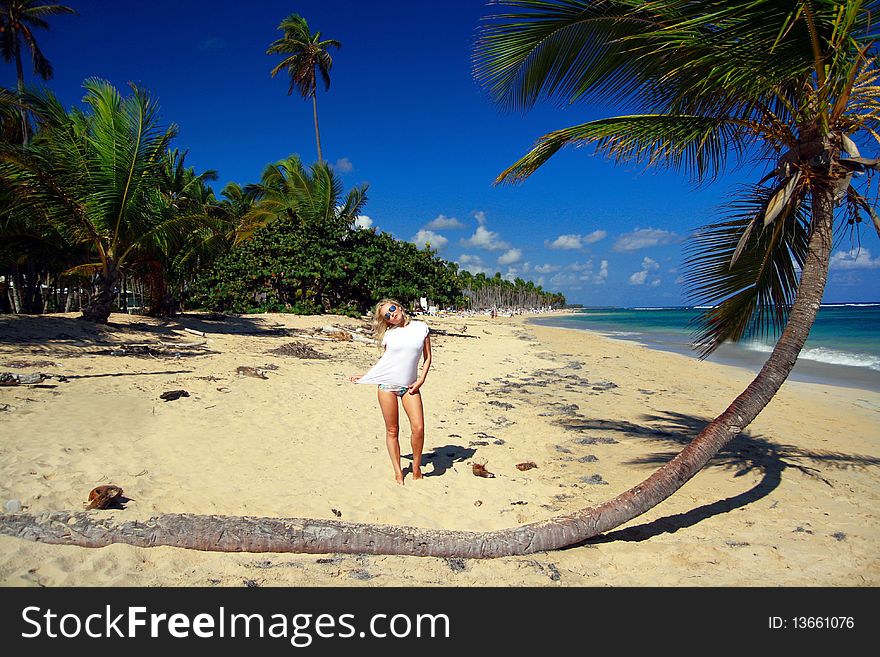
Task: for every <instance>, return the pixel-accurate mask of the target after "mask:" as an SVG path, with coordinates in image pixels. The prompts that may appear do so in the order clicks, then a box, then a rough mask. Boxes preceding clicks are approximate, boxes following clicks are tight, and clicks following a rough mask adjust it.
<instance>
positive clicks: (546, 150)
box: [495, 114, 751, 184]
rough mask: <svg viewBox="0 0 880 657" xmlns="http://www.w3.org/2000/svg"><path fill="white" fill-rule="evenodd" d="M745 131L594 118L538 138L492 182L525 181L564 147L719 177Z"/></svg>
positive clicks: (717, 124)
mask: <svg viewBox="0 0 880 657" xmlns="http://www.w3.org/2000/svg"><path fill="white" fill-rule="evenodd" d="M747 130H749V131H750V130H751V126H749V125H748V124H745V123H744V122H741V121H739V120H736V119H733V118H731V117H718V118H714V117H702V116H670V115H663V114H642V115H632V116H618V117H613V118H608V119H600V120H597V121H591V122H589V123H584V124H581V125H577V126H573V127H570V128H564V129H562V130H555V131H553V132H551V133H548V134H546V135H544V136H543V137H541V138H540V139H539V140H538V142H537V143H536V144H535V146H534V147H532V149H531V150H530V151H529V152H528V153H526V155H524V156H523V157H522V158H520V159H519V160H517V161H516V162H515V163H514V164H512V165H511V166H510V167H508V168H507V169H506V170H505V171H503V172H502V173H501V174H500V175H499V176H498V178H497V179H496V180H495V182H496V184H497V183H502V182H517V181H521V180H523V179H525V178H527V177H528V176H530V175H531V174H532V173H534V172H535V171H536V170H537V169H538V168H539V167H540V166H541V165H542V164H544V163H545V162H546V161H547V160H548V159H550V157H552V156H553V155H554V154H555V153H556V152H557V151H558V150H559V149H561V148H562V147H564V146H566V145H569V144H574V145H584V144H591V145H593V146H595V148H596V151H597V152H598V153H602V154H604V155H607V156H608V157H610V158H612V159H614V160H616V161H628V162H636V163H644V164H647V165H658V166H664V167H668V168H671V169H677V170H685V171H686V172H687V173H688V174H690V176H691V177H692V178H693V179H695V180H700V179H702V178H704V177H705V176H707V175H715V174H717V173H719V172H720V171H721V170H722V169H723V168H724V166H725V164H726V161H727V158H728V156H729V153H730V152H734V153H738V155H741V154H742V148H741V144H742V141H743V135H744V133H746V131H747Z"/></svg>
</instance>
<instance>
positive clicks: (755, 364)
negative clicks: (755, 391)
mask: <svg viewBox="0 0 880 657" xmlns="http://www.w3.org/2000/svg"><path fill="white" fill-rule="evenodd" d="M558 319H559V318H558V317H542V316H534V317H530V318H529V320H528V321H529V323H530V324H533V325H538V326H548V327H553V328H560V329H564V330H570V331H589V332H592V333H595V334H597V335H600V336H602V337H604V338H607V339H609V340H621V341H624V342H629V343H632V344H637V345H639V346H641V347H644V348H646V349H651V350H655V351H663V352H666V353H673V354H678V355H681V356H686V357H688V358H691V359H692V360H695V361H697V362H701V361H700V358H699V356H698V355H697V354H696V352H695V351H694V350H692V349H689V348H688V347H687V345H683V344H679V343H677V342H675V341H673V340H669V341H660V340H651V339H650V335H648V334H639V335H632V336H628V335H620V334H619V333H618V332H615V331H612V330H603V329H601V328H596V327H592V328H588V327H581V326H570V325H565V326H563V325H559V324H553V323H552V322H553V321H558ZM769 355H770V352H769V351H767V352H764V351H757V350H754V351H753V350H749V349H746V348H744V347H740V346H739V345H730V344H723V345H721V347H719V348H718V350H717V351H716V352H715V353H713V354H712V355H711V356H710V357H709V358H708V359H707V360H706V361H705V362H712V363H717V364H720V365H727V366H730V367H736V368H738V369H741V370H745V371H747V372H750V373H751V374H752V376H755V375H756V374H757V373H758V372H759V371H760V369H761V367H763V365H764V363H765V362H766V360H767V357H768V356H769ZM787 381H791V382H798V383H808V384H815V385H828V386H832V387H838V388H851V389H855V390H864V391H866V392H875V393H876V392H880V374H878V373H876V372H874V371H872V370H869V369H867V368H862V367H856V366H850V365H843V364H832V363H823V362H819V361H814V360H810V359H805V358H799V359H798V361H797V363H796V364H795V368H794V370H792V372H791V373H790V374H789V376H788V378H787Z"/></svg>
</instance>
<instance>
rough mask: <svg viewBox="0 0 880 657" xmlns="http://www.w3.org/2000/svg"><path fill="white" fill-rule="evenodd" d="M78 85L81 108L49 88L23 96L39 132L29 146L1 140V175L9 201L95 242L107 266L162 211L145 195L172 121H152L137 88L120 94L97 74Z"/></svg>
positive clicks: (153, 185) (159, 174)
mask: <svg viewBox="0 0 880 657" xmlns="http://www.w3.org/2000/svg"><path fill="white" fill-rule="evenodd" d="M83 86H84V87H85V89H86V96H85V98H84V101H85V103H86V104H87V105H88V107H89V109H90V112H88V113H86V112H85V111H83V110H80V109H74V110H71V111H70V112H69V113H68V112H66V111H65V109H64V107H63V106H62V105H61V103H60V102H59V101H58V99H57V98H55V96H54V95H53V94H52V93H51V92H48V91H44V92H42V93H38V94H29V95H27V96H26V100H27V101H28V103H29V105H30V107H31V108H32V109H33V111H34V113H35V114H36V116H37V117H38V118H39V122H40V130H39V131H38V133H37V136H36V138H35V139H34V141H33V143H32V144H29V145H28V146H25V147H15V146H13V145H0V180H3V181H4V182H5V183H6V184H8V185H9V186H10V187H11V189H12V190H14V194H13V198H14V202H15V204H16V205H20V206H22V207H23V208H30V209H31V211H33V212H35V213H37V214H39V215H40V216H42V217H43V218H44V220H45V221H46V222H47V223H48V224H51V225H52V226H55V227H56V228H57V230H58V231H59V232H61V233H63V234H65V235H67V236H69V238H70V239H71V241H72V242H73V243H78V244H89V245H91V246H92V247H94V249H95V251H96V254H97V256H98V258H99V259H100V260H101V262H102V263H103V265H104V266H106V264H107V262H108V261H109V260H115V261H119V262H121V261H122V260H124V258H125V257H126V255H127V254H128V253H129V252H130V251H131V250H132V249H135V248H136V247H137V246H138V244H139V242H141V241H142V240H144V239H145V237H146V236H147V235H149V234H152V233H154V232H155V230H156V227H157V224H158V223H159V221H160V219H161V217H159V216H158V215H157V213H156V210H155V206H154V204H153V202H152V198H151V194H152V192H153V190H155V189H157V188H160V187H161V185H162V181H163V175H164V158H165V151H166V149H167V147H168V144H169V142H170V140H171V139H172V138H173V136H174V135H175V134H176V127H175V126H170V127H167V128H163V127H162V126H160V125H159V124H158V122H157V111H158V107H157V105H156V103H155V102H154V101H153V100H151V99H150V97H149V96H148V95H147V93H146V92H145V91H144V90H142V89H140V88H138V87H136V86H132V94H131V95H130V96H127V97H122V96H121V95H120V94H119V92H118V91H117V90H116V88H115V87H113V86H112V85H111V84H110V83H108V82H106V81H104V80H100V79H97V78H90V79H88V80H86V81H85V82H84V83H83Z"/></svg>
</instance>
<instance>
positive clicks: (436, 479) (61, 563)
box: [0, 314, 880, 586]
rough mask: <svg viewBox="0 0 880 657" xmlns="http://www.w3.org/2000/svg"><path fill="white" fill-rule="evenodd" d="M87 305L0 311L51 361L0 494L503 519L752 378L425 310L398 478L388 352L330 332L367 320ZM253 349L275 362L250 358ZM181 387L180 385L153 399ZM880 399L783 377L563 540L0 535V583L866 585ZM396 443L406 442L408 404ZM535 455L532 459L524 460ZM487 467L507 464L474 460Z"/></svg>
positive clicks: (135, 509) (12, 339) (585, 335)
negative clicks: (380, 376) (731, 427)
mask: <svg viewBox="0 0 880 657" xmlns="http://www.w3.org/2000/svg"><path fill="white" fill-rule="evenodd" d="M76 316H77V315H76V314H67V315H54V316H47V317H19V316H6V317H3V318H0V372H13V373H20V374H21V373H33V372H43V373H45V374H50V375H52V376H53V378H50V379H47V380H45V381H44V382H43V383H42V384H41V385H38V386H32V385H19V386H8V387H0V409H3V410H0V450H2V458H0V504H3V503H6V502H7V500H18V501H19V502H20V504H21V506H22V508H23V511H25V512H30V513H34V512H41V511H58V510H67V511H80V510H82V508H83V504H84V502H86V501H87V499H88V494H89V491H90V490H91V489H93V488H94V487H95V486H98V485H101V484H113V485H116V486H120V487H122V488H123V489H124V494H125V496H126V497H128V498H129V500H130V501H129V502H127V503H126V505H125V509H124V510H122V509H117V510H95V511H91V512H90V513H95V514H108V515H112V516H113V517H118V518H120V519H124V520H128V519H146V518H149V517H150V516H153V515H156V514H162V513H194V514H220V515H250V516H270V517H311V518H328V519H329V518H339V519H341V520H345V521H350V522H363V523H381V524H393V525H410V526H417V527H429V528H443V529H461V530H477V531H483V530H493V529H500V528H504V527H510V526H514V525H517V524H521V523H528V522H533V521H537V520H544V519H549V518H552V517H553V516H555V515H558V514H561V513H567V512H571V511H574V510H576V509H580V508H583V507H585V506H590V505H593V504H595V503H598V502H602V501H604V500H606V499H609V498H611V497H613V496H615V495H616V494H618V493H620V492H622V491H624V490H626V489H627V488H629V487H630V486H632V485H634V484H636V483H638V482H639V481H641V480H642V479H644V478H645V477H647V476H648V475H649V474H650V473H651V471H652V470H653V469H654V468H656V467H657V465H658V464H659V463H662V462H663V461H665V460H667V459H668V458H670V457H671V456H672V455H674V454H675V453H676V452H677V451H678V450H679V449H680V448H681V446H682V445H683V444H684V443H686V442H687V441H688V440H690V439H691V438H692V437H693V436H694V435H696V433H697V432H698V431H699V429H700V428H701V427H702V426H703V425H704V424H705V423H706V422H707V421H708V420H710V419H711V418H712V417H714V415H716V414H717V413H719V412H721V411H722V410H723V409H724V408H725V407H726V406H727V404H728V403H730V401H732V400H733V398H734V397H735V396H736V394H738V393H739V392H740V391H742V390H743V389H744V388H745V386H746V385H747V384H748V382H749V380H750V378H751V376H752V375H751V374H750V373H749V372H747V371H745V370H741V369H737V368H733V367H728V366H722V365H718V364H714V363H711V362H700V361H698V360H696V359H693V358H689V357H686V356H681V355H677V354H671V353H665V352H659V351H652V350H649V349H646V348H644V347H641V346H639V345H636V344H633V343H628V342H622V341H615V340H609V339H607V338H604V337H602V336H599V335H596V334H592V333H589V332H585V331H573V330H566V329H555V328H549V327H539V326H534V325H530V324H527V323H526V319H527V318H526V317H525V316H520V317H513V318H507V317H499V318H496V319H490V318H489V317H483V316H479V317H455V316H447V317H430V318H426V319H427V321H428V323H429V325H430V326H431V327H432V328H433V329H436V330H438V333H435V334H434V335H433V336H432V344H433V351H434V365H433V367H432V369H431V372H430V375H429V377H428V380H427V383H426V384H425V386H424V387H423V388H422V394H423V399H424V405H425V411H426V442H425V454H426V455H427V456H428V457H429V458H428V460H426V461H425V463H426V465H425V466H424V468H423V470H424V472H425V474H426V476H425V478H424V479H423V480H422V481H419V482H413V481H412V480H411V479H410V478H409V477H407V480H406V485H405V486H403V487H401V486H398V485H396V484H395V483H394V481H393V477H392V471H391V467H390V464H389V460H388V455H387V453H386V451H385V444H384V427H383V423H382V419H381V414H380V412H379V409H378V405H377V403H376V393H375V390H374V388H373V387H372V386H356V385H353V384H351V383H349V382H348V381H347V378H348V376H349V375H351V374H355V373H362V372H364V371H366V370H367V369H368V368H369V366H370V365H371V364H372V363H373V362H375V360H376V358H377V357H378V352H377V350H376V348H375V346H372V345H369V344H366V343H364V342H359V341H340V340H333V339H326V338H324V339H319V338H321V337H322V336H321V335H320V334H319V333H318V331H317V330H318V329H320V328H321V327H322V326H326V325H336V326H338V327H343V328H347V329H356V328H357V327H359V326H363V325H364V324H363V323H362V322H360V321H359V320H353V319H349V318H344V317H332V316H324V317H298V316H291V315H278V314H267V315H248V316H242V317H237V316H230V317H228V318H227V319H226V320H224V321H210V320H208V319H206V317H205V316H199V315H184V316H182V317H179V318H175V319H173V320H170V321H164V322H163V321H159V320H153V319H149V318H145V317H134V316H128V315H121V314H114V315H113V316H112V317H111V326H110V327H95V326H93V325H89V324H86V323H84V322H81V321H79V320H77V319H75V318H76ZM184 329H189V330H188V331H187V330H184ZM440 332H445V333H446V334H445V335H444V334H442V333H440ZM199 333H204V336H202V335H199ZM199 343H203V344H199ZM122 345H128V348H127V349H126V350H122V349H121V346H122ZM132 345H134V346H132ZM278 348H282V349H281V352H280V353H279V352H277V351H274V350H276V349H278ZM309 348H311V350H314V352H318V353H319V354H322V355H324V356H326V358H323V359H322V358H302V357H301V356H303V355H314V353H313V352H312V351H311V350H310V349H309ZM143 352H146V353H143ZM285 352H286V353H285ZM238 368H251V369H250V370H248V369H244V370H241V371H240V372H239V371H237V370H238ZM257 369H258V370H260V371H261V372H262V373H263V374H262V377H260V376H259V375H258V376H252V375H249V374H254V371H253V370H257ZM58 376H62V377H65V378H66V379H67V380H66V381H61V380H59V379H57V378H54V377H58ZM173 390H186V391H187V392H188V394H189V396H188V397H187V396H181V397H180V398H179V399H176V400H173V401H163V399H161V398H160V395H162V394H163V393H165V392H169V391H173ZM878 412H880V394H877V393H874V392H868V391H862V390H858V389H844V388H835V387H830V386H822V385H816V384H806V383H797V382H787V383H786V384H785V385H784V386H783V388H782V390H781V391H780V392H779V394H778V395H777V396H776V398H774V400H773V401H772V402H771V403H770V405H769V406H768V407H767V408H766V409H765V410H764V412H763V413H762V414H761V415H760V416H759V417H758V419H757V420H756V421H755V422H754V423H753V424H752V425H751V426H749V427H748V428H747V429H746V431H745V432H744V434H743V435H742V436H741V437H740V438H738V439H737V440H736V441H735V442H734V443H733V444H732V445H731V447H730V448H729V449H728V450H726V451H725V452H723V453H722V454H720V455H719V456H718V457H716V458H715V459H714V460H713V461H712V462H711V463H710V465H709V466H707V467H706V468H705V469H704V470H703V471H702V472H700V473H699V474H698V475H697V476H696V477H694V478H693V479H692V480H691V481H690V482H688V483H687V484H686V485H685V486H684V487H683V488H682V489H681V490H680V491H679V492H678V493H676V494H675V495H673V496H672V497H671V498H670V499H668V500H667V501H665V502H664V503H662V504H661V505H659V506H658V507H656V508H654V509H653V510H651V511H650V512H648V513H646V514H645V515H643V516H641V517H639V518H636V519H635V520H633V521H631V522H629V523H628V524H627V525H625V526H624V527H621V528H618V529H617V530H614V531H612V532H610V533H609V534H607V535H606V536H604V537H600V538H598V539H594V540H592V541H590V542H588V544H586V545H583V546H580V547H575V548H571V549H566V550H561V551H556V552H551V553H541V554H536V555H530V556H526V557H510V558H501V559H493V560H447V559H440V558H431V557H397V556H363V555H308V554H274V553H271V554H269V553H263V554H247V553H234V554H227V553H211V552H197V551H191V550H183V549H177V548H167V547H160V548H148V549H145V548H135V547H131V546H128V545H113V546H110V547H106V548H100V549H88V548H79V547H71V546H58V545H45V544H39V543H33V542H30V541H25V540H21V539H16V538H11V537H7V536H0V583H2V584H3V585H6V586H29V585H33V586H37V585H41V586H122V585H125V586H157V585H161V586H212V585H218V586H242V585H244V584H245V583H249V584H251V585H254V584H256V585H259V586H341V585H344V586H401V585H402V586H447V585H451V586H694V585H696V586H764V585H771V586H773V585H779V586H876V585H877V584H878V583H880V563H878V550H877V546H878V544H880V542H878V538H880V524H878V508H880V504H878V501H880V499H878V498H880V479H878V473H880V468H878V464H880V454H878V451H880V450H878V445H877V436H878V431H877V429H878V426H880V423H878V420H880V414H878ZM401 447H402V453H403V454H404V455H407V454H409V453H410V452H409V449H408V426H407V423H406V420H405V419H402V420H401ZM527 461H532V462H534V463H535V464H536V465H537V467H535V468H532V469H529V470H525V471H521V470H519V469H517V467H516V464H518V463H522V462H527ZM474 462H478V463H482V464H484V465H485V467H486V469H487V470H488V471H489V472H491V473H493V474H494V475H495V477H494V478H483V477H476V476H474V474H473V469H472V463H474ZM407 464H408V462H407V461H406V460H405V459H404V465H405V466H406V465H407Z"/></svg>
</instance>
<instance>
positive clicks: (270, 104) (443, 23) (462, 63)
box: [2, 0, 880, 306]
mask: <svg viewBox="0 0 880 657" xmlns="http://www.w3.org/2000/svg"><path fill="white" fill-rule="evenodd" d="M66 4H67V5H68V6H70V7H73V8H74V9H76V10H77V11H78V13H79V16H66V15H65V16H58V17H53V18H51V19H50V22H51V25H52V27H51V29H50V31H48V32H45V31H40V32H38V34H37V38H38V41H39V43H40V44H41V47H42V49H43V52H44V53H45V54H46V56H47V57H48V58H49V60H50V61H51V62H52V63H53V65H54V67H55V76H54V78H53V79H52V80H50V81H49V83H48V86H49V87H50V88H51V89H52V90H53V91H54V92H55V93H56V94H57V95H58V96H59V97H60V99H61V100H62V102H63V103H64V104H66V105H68V106H72V105H74V104H76V103H78V102H79V100H80V99H81V97H82V95H83V89H82V86H81V85H82V82H83V80H84V79H85V78H87V77H91V76H97V77H101V78H104V79H106V80H109V81H110V82H112V83H113V84H114V85H116V86H117V88H119V89H120V90H123V91H125V90H127V84H128V82H129V81H132V82H135V83H137V84H139V85H141V86H143V87H144V88H146V89H147V90H148V91H149V92H150V94H151V95H152V96H153V97H154V98H156V99H157V100H158V102H159V105H160V107H161V119H162V121H163V122H164V123H175V124H177V125H178V126H179V135H178V137H177V138H176V140H175V142H174V146H176V147H177V148H180V149H182V150H188V152H189V154H188V156H187V163H188V164H189V165H191V166H194V167H195V168H196V170H197V171H202V170H205V169H214V170H216V171H217V172H218V174H219V180H218V181H217V182H216V183H215V184H214V188H215V190H216V191H217V192H218V193H219V190H220V189H221V188H222V187H223V185H224V184H226V183H227V182H231V181H235V182H238V183H240V184H242V185H244V184H247V183H250V182H256V181H258V180H259V178H260V174H261V172H262V170H263V168H264V167H265V166H266V165H267V164H269V163H271V162H274V161H276V160H279V159H281V158H284V157H286V156H288V155H291V154H298V155H299V156H300V157H301V158H302V159H303V161H304V162H307V163H310V162H313V161H314V160H316V159H317V151H316V148H315V139H314V127H313V123H312V106H311V102H307V101H305V100H303V99H302V97H300V96H299V95H298V94H296V93H295V95H293V96H288V95H287V89H288V79H287V78H286V76H285V77H282V76H280V75H279V76H278V77H277V78H275V79H273V78H271V77H270V75H269V72H270V71H271V69H272V68H273V67H274V66H275V64H276V63H277V62H278V61H280V58H279V57H277V56H269V55H266V54H265V52H266V49H267V48H268V46H269V44H270V43H271V42H272V41H274V40H275V39H276V38H278V37H279V36H280V32H279V31H278V29H277V28H278V24H279V23H280V22H281V20H282V19H283V18H284V17H286V16H287V15H289V14H291V13H299V14H300V15H302V16H304V17H305V18H306V20H307V21H308V22H309V26H310V27H311V29H312V30H313V31H318V30H320V31H321V32H322V33H323V35H324V36H325V38H333V39H337V40H338V41H340V42H341V43H342V49H341V50H338V51H336V50H334V51H332V55H333V60H334V64H333V71H332V74H331V81H332V83H331V87H330V90H329V92H326V93H325V92H324V90H323V88H321V90H320V91H319V95H318V114H319V121H320V127H321V141H322V148H323V152H324V158H325V159H326V160H327V161H328V162H331V163H333V165H334V166H335V168H336V170H337V172H339V174H340V175H341V177H342V179H343V180H344V182H345V184H346V185H347V187H351V186H354V185H357V184H361V183H367V184H368V185H369V191H368V197H369V202H368V203H367V206H366V209H365V219H364V223H365V224H368V225H372V226H374V227H378V228H379V229H380V230H384V231H387V232H389V233H392V234H393V235H394V236H395V237H397V238H399V239H403V240H411V241H423V240H429V241H430V242H431V245H432V246H433V247H434V248H437V249H438V250H439V254H440V256H441V257H443V258H445V259H447V260H451V261H455V262H458V263H459V264H460V265H461V266H462V267H463V268H466V269H470V270H471V271H474V272H476V271H485V272H487V273H488V274H494V272H496V271H500V272H501V273H502V275H504V276H507V277H510V278H511V279H512V278H513V277H515V276H520V277H522V278H525V279H528V280H533V281H535V282H536V283H539V284H541V285H542V286H543V287H544V288H545V289H546V290H548V291H560V292H562V293H564V294H565V295H566V297H567V299H568V301H569V302H570V303H582V304H584V305H600V306H601V305H618V306H669V305H679V304H682V303H685V301H686V300H685V297H684V293H683V290H682V288H681V284H680V277H681V275H682V246H683V240H684V239H685V238H686V237H687V236H688V235H689V234H690V233H691V232H692V231H693V230H694V229H696V228H697V227H699V226H701V225H704V224H707V223H710V222H712V221H714V220H716V219H717V218H718V215H717V213H716V209H717V207H718V206H719V205H720V203H722V202H723V201H724V200H725V198H726V197H727V196H728V195H729V194H730V193H731V192H733V191H734V186H735V184H736V183H737V182H743V181H747V180H750V179H751V180H757V179H759V178H760V177H761V175H762V173H761V172H757V175H755V174H751V172H750V171H749V170H740V171H737V172H735V173H732V174H730V175H727V176H724V177H722V178H720V179H719V180H718V181H716V182H714V183H712V184H710V185H705V186H703V187H699V188H695V187H694V185H692V184H691V183H690V182H689V181H688V180H687V178H686V177H685V176H683V175H681V174H677V173H674V172H664V171H657V170H649V171H645V170H644V168H643V167H640V166H625V165H615V164H614V163H611V162H609V161H607V160H605V159H603V158H601V157H598V156H595V155H593V154H592V153H591V152H590V151H589V150H588V149H574V148H568V149H565V150H563V151H562V152H560V153H559V154H557V155H556V156H554V157H553V158H552V159H551V160H550V162H548V163H547V164H545V165H544V166H543V167H542V168H541V169H540V170H539V171H538V172H537V173H535V174H534V175H533V176H532V177H531V178H529V179H528V180H527V181H525V182H524V183H522V184H519V185H513V186H511V185H505V186H493V184H492V181H493V180H494V178H495V177H496V176H497V175H498V174H499V173H500V172H501V171H502V170H503V169H505V168H506V167H507V166H508V165H509V164H511V163H512V162H513V161H515V160H516V159H517V158H518V157H519V156H521V155H522V154H523V153H524V152H525V151H526V150H527V149H528V148H529V147H530V146H531V144H532V143H533V142H534V141H535V140H536V139H537V138H538V137H539V136H541V135H542V134H544V133H546V132H549V131H550V130H553V129H556V128H561V127H565V126H569V125H575V124H577V123H581V122H583V121H585V120H588V119H591V118H598V117H601V116H608V115H612V114H616V113H621V110H620V108H608V107H593V106H574V107H566V108H559V107H556V106H552V105H549V104H546V105H542V106H539V107H537V108H535V109H534V110H532V111H530V112H528V113H526V114H522V113H510V112H503V111H502V110H501V109H500V108H498V107H496V106H493V105H492V104H491V103H490V102H489V100H488V99H487V97H486V95H485V94H484V93H483V92H482V91H481V90H480V88H479V87H478V85H477V84H476V82H474V80H473V76H472V72H471V68H472V67H471V53H472V47H473V41H474V36H475V34H476V31H477V28H478V26H479V24H480V19H481V17H482V16H484V15H486V14H487V13H488V12H489V9H488V8H487V6H486V4H485V3H484V2H483V1H482V0H445V1H444V2H413V1H406V0H387V1H366V0H363V1H358V0H347V1H345V0H288V1H286V2H277V1H275V0H261V1H258V2H245V1H244V0H239V1H233V0H215V1H213V2H194V1H189V0H177V1H176V2H169V1H166V0H151V1H150V2H134V1H124V2H119V1H115V0H83V1H78V0H68V2H66ZM27 73H28V75H29V77H28V81H29V82H33V81H34V78H33V76H32V75H30V70H29V67H28V68H27ZM2 75H3V78H2V84H3V85H4V86H7V87H12V86H14V84H15V69H14V66H13V65H11V64H4V65H3V67H2ZM852 248H853V244H852V243H851V241H850V240H849V239H847V240H844V241H842V242H841V244H839V245H837V247H836V248H835V251H834V255H833V257H832V269H831V275H830V279H829V284H828V287H827V289H826V293H825V300H826V301H827V302H837V303H839V302H847V301H853V302H858V301H876V300H880V281H878V277H877V275H876V274H877V272H876V270H877V269H878V268H880V245H878V244H877V242H876V236H875V235H874V233H873V231H864V232H863V235H862V248H861V251H860V252H858V254H857V257H856V256H855V255H854V254H853V253H851V249H852Z"/></svg>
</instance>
